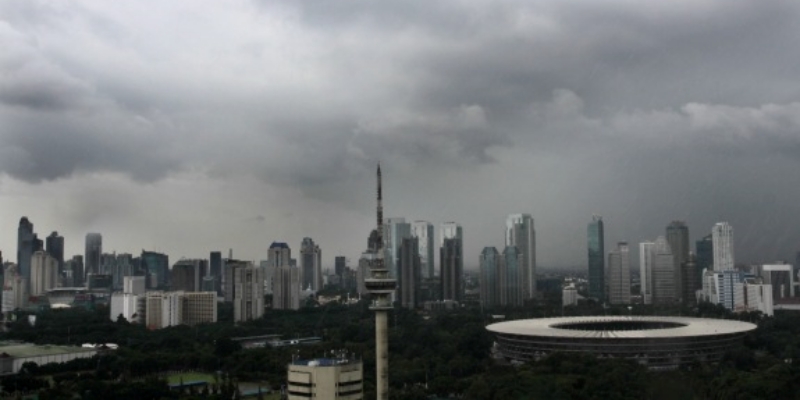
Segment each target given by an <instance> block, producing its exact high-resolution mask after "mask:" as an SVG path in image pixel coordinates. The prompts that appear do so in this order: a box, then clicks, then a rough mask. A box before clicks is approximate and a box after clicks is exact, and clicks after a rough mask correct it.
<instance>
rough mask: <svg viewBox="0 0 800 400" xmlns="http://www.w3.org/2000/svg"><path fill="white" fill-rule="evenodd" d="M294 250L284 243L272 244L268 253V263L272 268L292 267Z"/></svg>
mask: <svg viewBox="0 0 800 400" xmlns="http://www.w3.org/2000/svg"><path fill="white" fill-rule="evenodd" d="M291 260H292V249H290V248H289V245H288V244H286V243H283V242H272V244H271V245H269V250H268V251H267V263H268V265H269V266H270V267H273V268H274V267H281V266H284V265H291Z"/></svg>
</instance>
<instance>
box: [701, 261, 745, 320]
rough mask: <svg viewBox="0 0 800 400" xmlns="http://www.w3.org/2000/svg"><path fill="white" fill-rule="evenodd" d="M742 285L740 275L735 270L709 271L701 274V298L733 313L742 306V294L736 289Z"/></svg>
mask: <svg viewBox="0 0 800 400" xmlns="http://www.w3.org/2000/svg"><path fill="white" fill-rule="evenodd" d="M741 283H742V274H741V272H739V271H736V270H724V271H710V270H706V271H705V272H704V273H703V297H704V298H705V300H707V301H709V302H711V303H714V304H722V305H723V306H724V307H725V308H727V309H728V310H731V311H734V310H736V308H737V307H742V306H743V305H744V298H743V297H742V296H743V292H742V290H741V289H738V290H737V288H736V286H737V285H739V284H741Z"/></svg>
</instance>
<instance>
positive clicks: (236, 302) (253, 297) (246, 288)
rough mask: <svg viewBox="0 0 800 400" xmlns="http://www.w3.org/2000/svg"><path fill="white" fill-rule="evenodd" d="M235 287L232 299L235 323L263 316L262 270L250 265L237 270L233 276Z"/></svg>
mask: <svg viewBox="0 0 800 400" xmlns="http://www.w3.org/2000/svg"><path fill="white" fill-rule="evenodd" d="M233 285H234V286H235V287H236V289H235V291H234V298H233V320H234V321H235V322H241V321H248V320H252V319H258V318H261V317H263V316H264V268H256V267H254V266H253V265H252V264H251V265H248V266H246V267H244V268H238V269H236V271H235V272H234V275H233Z"/></svg>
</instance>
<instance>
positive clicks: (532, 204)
mask: <svg viewBox="0 0 800 400" xmlns="http://www.w3.org/2000/svg"><path fill="white" fill-rule="evenodd" d="M799 12H800V4H798V3H796V2H791V1H772V2H758V3H756V2H739V1H734V2H731V1H722V0H719V1H703V2H689V1H678V2H670V3H666V4H654V3H651V2H641V3H635V2H627V1H602V2H593V1H583V2H578V1H575V2H563V1H543V2H536V3H535V4H531V3H530V2H523V1H500V2H491V3H487V2H473V1H463V2H452V3H443V4H431V3H430V2H423V1H404V2H392V3H386V2H379V3H373V2H365V1H337V2H325V3H317V2H297V1H269V2H267V1H261V2H259V1H237V2H226V3H224V4H223V3H216V2H206V1H203V2H198V1H175V2H169V3H168V4H159V5H154V4H149V3H139V2H113V3H110V2H96V1H95V2H92V1H77V2H70V3H50V2H39V1H4V2H2V3H0V48H2V49H3V51H2V52H0V172H2V177H1V178H0V217H1V218H0V225H1V226H2V229H0V249H2V251H3V254H4V258H5V259H13V258H14V249H15V248H16V237H17V231H16V228H17V223H18V221H19V219H20V217H21V216H27V217H28V218H29V219H30V220H31V221H32V222H33V223H34V225H35V229H36V231H37V233H39V235H40V237H44V236H46V235H47V234H49V233H50V232H51V231H54V230H57V231H58V232H59V233H60V234H62V235H63V236H65V238H66V251H65V253H66V254H67V255H72V254H81V253H83V250H84V236H85V234H86V233H87V232H100V233H102V235H103V251H113V250H116V251H117V252H131V253H134V254H136V253H138V252H140V251H141V249H142V248H146V249H150V250H160V251H163V252H165V253H168V254H169V255H170V257H172V258H173V259H175V260H177V259H178V258H180V257H182V256H186V257H207V256H208V253H209V251H211V250H222V251H227V249H228V248H232V249H233V251H234V255H235V256H236V257H237V258H242V259H253V260H258V259H264V258H266V252H267V248H268V246H269V244H270V243H271V242H272V241H284V242H287V243H289V244H290V245H291V246H292V247H297V246H299V243H300V241H301V238H302V237H304V236H310V237H313V238H314V240H315V241H316V242H317V243H318V244H319V245H320V247H321V248H322V251H323V258H324V262H325V265H326V266H329V265H330V264H331V263H332V260H333V256H334V255H346V256H348V257H349V258H350V259H351V260H352V262H354V261H355V260H356V259H357V258H358V255H359V253H360V252H361V251H363V250H364V249H365V247H366V244H367V243H366V240H367V235H368V234H369V232H370V230H371V229H374V225H375V221H374V216H373V213H374V180H373V174H374V168H375V164H376V163H377V162H378V161H380V162H381V165H382V166H383V172H384V205H385V216H386V217H405V218H406V219H407V220H415V219H422V220H427V221H430V222H432V223H434V224H435V225H436V226H437V227H438V225H439V224H440V223H441V222H445V221H456V222H458V223H460V224H461V225H462V226H463V227H464V245H465V248H464V256H465V265H466V266H467V267H468V268H474V267H475V266H476V265H477V261H478V254H479V252H480V250H481V248H483V246H500V245H501V244H502V242H503V229H504V221H505V218H506V216H507V215H508V214H511V213H528V214H531V216H532V217H533V218H534V220H535V227H536V232H537V237H536V239H537V243H536V249H537V259H538V264H539V265H540V266H543V267H548V266H584V265H586V224H587V223H588V222H589V221H590V220H591V216H592V214H599V215H602V216H603V220H604V221H605V230H606V243H608V244H613V243H615V242H616V241H618V240H628V241H630V242H631V243H638V242H639V241H640V240H644V239H651V240H652V239H655V237H656V236H658V235H663V232H664V228H665V227H666V225H667V224H668V223H669V222H670V221H672V220H675V219H678V220H684V221H686V223H687V225H688V226H689V230H690V235H691V240H692V241H694V240H696V239H699V238H701V237H702V236H705V235H706V234H708V233H709V231H710V229H711V226H712V225H713V224H714V223H715V222H717V221H728V222H729V223H730V224H731V225H732V226H733V227H734V229H735V230H736V235H735V248H736V257H737V262H739V261H741V262H749V261H752V262H764V261H774V260H780V259H784V260H794V254H795V252H796V251H797V250H798V249H799V248H800V244H798V239H799V238H800V235H799V234H798V230H797V228H796V227H797V226H800V212H798V211H799V210H798V202H797V198H798V195H800V193H799V191H800V174H798V173H797V171H798V170H799V169H798V167H800V165H799V161H800V159H798V154H800V133H799V132H800V130H798V128H800V103H798V95H800V86H798V80H797V79H796V75H797V69H796V66H797V65H800V60H798V57H800V55H798V53H797V52H794V51H791V50H792V49H793V48H794V47H795V46H796V44H795V42H796V38H797V37H800V32H799V31H798V30H800V25H798V24H797V23H796V21H797V20H798V18H800V15H798V14H800V13H799ZM437 235H438V232H437ZM609 247H610V246H609ZM634 259H635V258H634ZM352 262H351V263H352Z"/></svg>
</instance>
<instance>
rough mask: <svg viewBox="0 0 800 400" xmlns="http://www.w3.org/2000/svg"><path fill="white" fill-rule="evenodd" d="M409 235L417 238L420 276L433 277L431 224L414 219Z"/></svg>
mask: <svg viewBox="0 0 800 400" xmlns="http://www.w3.org/2000/svg"><path fill="white" fill-rule="evenodd" d="M411 235H412V236H414V237H416V238H417V243H418V244H419V262H420V268H421V269H422V277H423V278H425V279H430V278H433V277H434V268H433V264H434V255H433V254H434V247H433V224H432V223H430V222H428V221H414V223H413V224H412V225H411Z"/></svg>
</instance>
